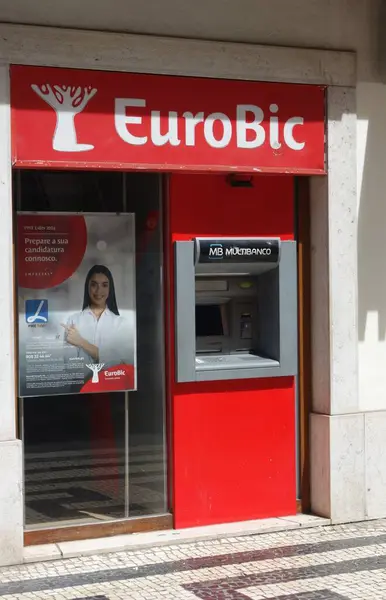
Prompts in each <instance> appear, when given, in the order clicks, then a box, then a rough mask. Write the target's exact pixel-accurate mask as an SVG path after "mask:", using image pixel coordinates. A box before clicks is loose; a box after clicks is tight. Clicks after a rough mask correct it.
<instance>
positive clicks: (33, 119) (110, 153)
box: [11, 66, 325, 173]
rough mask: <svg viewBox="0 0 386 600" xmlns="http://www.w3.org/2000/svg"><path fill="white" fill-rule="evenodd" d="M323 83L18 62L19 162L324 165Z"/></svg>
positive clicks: (245, 167)
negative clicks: (20, 64)
mask: <svg viewBox="0 0 386 600" xmlns="http://www.w3.org/2000/svg"><path fill="white" fill-rule="evenodd" d="M324 95H325V89H324V88H323V87H320V86H308V85H296V84H294V85H292V84H276V83H259V82H250V81H233V80H232V81H229V80H224V79H203V78H191V77H171V76H163V75H142V74H131V73H115V72H114V73H113V72H102V71H84V70H75V69H74V70H71V69H57V68H45V67H22V66H13V67H11V106H12V145H13V163H14V164H15V165H16V166H20V167H23V166H25V167H28V166H29V167H31V166H32V167H33V166H37V165H39V166H40V167H44V166H46V167H49V166H52V167H55V166H57V167H60V166H62V167H63V166H68V167H70V168H71V167H73V168H76V167H80V168H97V167H100V166H102V165H105V167H106V168H111V169H116V168H120V169H124V168H130V169H135V168H142V169H149V170H170V171H173V170H180V169H184V170H194V171H207V170H217V171H230V170H240V171H248V172H252V171H254V172H259V171H262V172H273V173H275V172H277V173H278V172H293V173H294V172H295V173H296V172H300V173H301V172H303V173H323V172H324V171H325V143H324V128H325V100H324Z"/></svg>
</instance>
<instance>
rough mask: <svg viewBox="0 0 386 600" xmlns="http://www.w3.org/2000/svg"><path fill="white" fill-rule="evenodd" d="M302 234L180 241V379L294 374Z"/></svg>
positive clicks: (177, 301) (177, 321)
mask: <svg viewBox="0 0 386 600" xmlns="http://www.w3.org/2000/svg"><path fill="white" fill-rule="evenodd" d="M296 269H297V263H296V242H294V241H281V240H280V239H279V238H252V237H251V238H237V239H236V238H225V237H224V238H222V237H216V238H204V237H198V238H195V239H193V240H190V241H177V242H175V348H176V353H175V364H176V382H178V383H183V382H199V381H216V380H227V379H229V380H237V379H256V378H271V377H286V376H294V375H296V372H297V279H296Z"/></svg>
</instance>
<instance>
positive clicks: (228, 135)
mask: <svg viewBox="0 0 386 600" xmlns="http://www.w3.org/2000/svg"><path fill="white" fill-rule="evenodd" d="M216 121H218V122H219V123H221V125H222V129H223V132H222V137H221V138H220V139H216V138H215V136H214V124H215V122H216ZM204 136H205V139H206V141H207V142H208V144H209V146H212V148H226V146H228V144H229V142H230V141H231V139H232V124H231V120H230V118H229V117H227V116H226V115H224V113H211V114H210V115H209V116H208V117H206V119H205V122H204Z"/></svg>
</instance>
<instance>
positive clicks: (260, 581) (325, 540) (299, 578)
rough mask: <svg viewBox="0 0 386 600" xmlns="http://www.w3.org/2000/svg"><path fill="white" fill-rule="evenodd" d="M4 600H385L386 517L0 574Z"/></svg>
mask: <svg viewBox="0 0 386 600" xmlns="http://www.w3.org/2000/svg"><path fill="white" fill-rule="evenodd" d="M0 597H1V599H2V600H16V599H17V600H37V599H43V598H44V599H48V598H56V599H58V600H59V599H60V600H64V599H68V600H70V599H72V600H118V599H119V600H129V599H130V600H161V599H168V598H170V599H171V600H172V599H178V600H184V599H185V600H195V599H198V598H201V599H207V600H212V599H213V600H214V599H216V600H247V599H248V598H250V599H253V600H262V599H267V598H271V599H275V600H371V599H374V600H375V599H376V600H383V599H385V600H386V520H379V521H368V522H365V523H359V524H353V525H344V526H337V527H318V528H314V529H304V530H302V529H297V530H290V531H285V532H280V533H271V534H263V535H254V536H246V537H240V538H225V539H221V540H220V539H219V540H211V541H209V540H207V541H201V542H195V543H187V544H180V545H172V546H162V547H158V548H157V547H155V548H152V549H146V550H142V551H139V550H135V551H134V550H133V551H130V552H118V553H112V554H99V555H96V556H87V557H80V558H72V559H67V560H55V561H51V562H45V563H34V564H28V565H21V566H15V567H7V568H2V569H0Z"/></svg>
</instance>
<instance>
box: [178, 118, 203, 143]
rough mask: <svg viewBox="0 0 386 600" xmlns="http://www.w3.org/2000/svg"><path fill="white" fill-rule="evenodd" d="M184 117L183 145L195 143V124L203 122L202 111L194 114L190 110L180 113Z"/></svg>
mask: <svg viewBox="0 0 386 600" xmlns="http://www.w3.org/2000/svg"><path fill="white" fill-rule="evenodd" d="M182 116H183V117H184V119H185V145H186V146H195V145H196V126H197V125H198V124H199V123H203V122H204V120H205V119H204V113H203V112H198V113H197V114H196V115H194V114H193V113H191V112H184V114H183V115H182Z"/></svg>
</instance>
